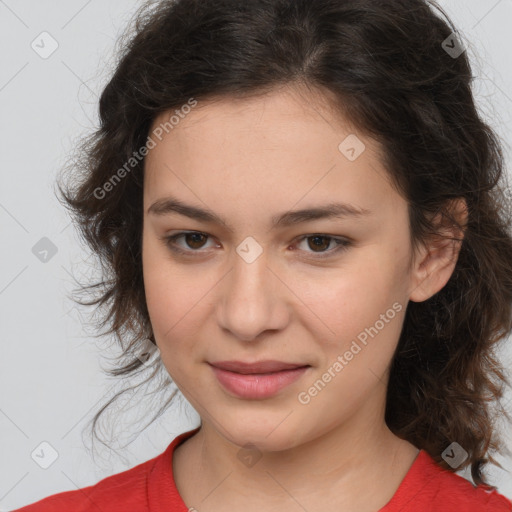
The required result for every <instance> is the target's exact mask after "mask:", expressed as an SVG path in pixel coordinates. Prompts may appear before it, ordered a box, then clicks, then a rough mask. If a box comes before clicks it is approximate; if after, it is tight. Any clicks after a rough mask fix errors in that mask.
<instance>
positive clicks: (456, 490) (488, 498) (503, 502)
mask: <svg viewBox="0 0 512 512" xmlns="http://www.w3.org/2000/svg"><path fill="white" fill-rule="evenodd" d="M439 483H440V485H439V490H438V500H440V501H441V502H443V503H445V508H446V510H457V511H460V512H482V511H486V512H512V502H511V501H510V500H509V499H508V498H506V497H505V496H503V495H502V494H500V493H498V491H496V490H491V489H488V488H487V487H485V486H482V485H479V486H475V485H473V484H472V483H471V482H469V481H468V480H466V479H465V478H463V477H461V476H460V475H457V474H455V473H452V472H450V471H447V470H446V471H445V472H443V473H442V476H441V477H440V481H439Z"/></svg>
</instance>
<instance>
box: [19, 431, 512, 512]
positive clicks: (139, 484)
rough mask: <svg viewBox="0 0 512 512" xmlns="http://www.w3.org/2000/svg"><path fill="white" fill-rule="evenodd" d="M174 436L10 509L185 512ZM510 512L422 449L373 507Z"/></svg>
mask: <svg viewBox="0 0 512 512" xmlns="http://www.w3.org/2000/svg"><path fill="white" fill-rule="evenodd" d="M198 429H199V427H198V428H196V429H194V430H189V431H188V432H184V433H183V434H180V435H179V436H177V437H176V438H175V439H174V440H173V441H172V442H171V444H170V445H169V446H168V447H167V449H166V450H165V451H164V452H163V453H161V454H160V455H158V456H157V457H155V458H153V459H151V460H148V461H146V462H143V463H142V464H139V465H138V466H135V467H133V468H131V469H129V470H127V471H123V472H122V473H118V474H116V475H112V476H109V477H107V478H104V479H103V480H100V481H99V482H98V483H97V484H95V485H91V486H89V487H84V488H82V489H78V490H75V491H66V492H61V493H59V494H54V495H53V496H49V497H47V498H44V499H42V500H40V501H37V502H36V503H32V504H31V505H27V506H25V507H22V508H19V509H16V510H13V511H12V512H188V511H189V509H188V507H187V506H186V505H185V503H184V502H183V500H182V499H181V496H180V495H179V493H178V490H177V489H176V486H175V484H174V478H173V474H172V454H173V451H174V448H176V446H178V444H180V442H181V441H184V440H185V439H186V438H187V437H190V436H192V435H193V434H194V433H196V432H197V430H198ZM411 510H413V511H414V512H427V511H428V512H484V511H485V512H511V511H512V502H511V501H510V500H509V499H507V498H506V497H505V496H503V495H502V494H499V493H498V492H496V491H492V492H490V491H488V490H486V489H485V488H484V487H482V486H478V487H475V486H474V485H473V484H472V483H471V482H469V481H468V480H466V479H465V478H463V477H461V476H459V475H457V474H455V473H452V472H450V471H448V470H445V469H443V468H441V467H440V466H438V465H437V464H436V463H435V462H434V460H433V459H432V458H431V457H430V455H429V454H428V453H427V452H425V451H424V450H421V451H420V452H419V453H418V456H417V457H416V459H415V460H414V462H413V464H412V465H411V467H410V468H409V471H408V472H407V474H406V475H405V478H404V479H403V480H402V482H401V483H400V486H399V487H398V489H397V490H396V492H395V494H394V495H393V497H392V498H391V500H390V501H389V502H388V503H387V504H386V505H385V506H384V507H383V508H381V509H380V511H376V512H399V511H400V512H405V511H411Z"/></svg>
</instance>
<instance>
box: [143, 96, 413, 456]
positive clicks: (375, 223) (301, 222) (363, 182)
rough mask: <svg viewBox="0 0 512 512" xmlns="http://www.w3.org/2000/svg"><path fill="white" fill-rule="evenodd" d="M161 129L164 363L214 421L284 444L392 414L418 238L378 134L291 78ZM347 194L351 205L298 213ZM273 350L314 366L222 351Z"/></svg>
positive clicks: (159, 310) (150, 265)
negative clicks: (266, 368)
mask: <svg viewBox="0 0 512 512" xmlns="http://www.w3.org/2000/svg"><path fill="white" fill-rule="evenodd" d="M187 111H188V109H187ZM170 115H172V112H171V113H166V114H165V115H161V116H159V117H158V118H157V119H156V120H155V121H154V124H153V127H152V130H154V129H156V128H157V127H158V126H159V125H160V124H161V123H163V122H165V121H167V120H168V119H169V116H170ZM155 133H158V134H160V138H161V140H159V139H158V137H153V139H154V141H155V142H156V146H155V147H153V148H152V149H151V150H150V152H149V154H148V155H147V157H146V162H145V177H144V226H143V273H144V284H145V290H146V298H147V305H148V310H149V314H150V318H151V323H152V327H153V332H154V336H155V340H156V343H157V346H158V348H159V350H160V355H161V358H162V362H163V364H164V365H165V367H166V369H167V371H168V372H169V374H170V376H171V377H172V379H173V380H174V381H175V383H176V384H177V386H178V387H179V388H180V390H181V391H182V393H183V395H184V396H185V397H186V398H187V399H188V400H189V402H190V403H191V404H192V405H193V407H194V408H195V409H196V410H197V412H198V413H199V414H200V416H201V417H202V420H203V424H204V423H205V422H208V424H210V425H211V426H212V427H213V428H215V429H216V430H217V431H218V432H219V433H220V434H221V435H223V436H224V437H225V438H226V439H229V440H230V441H232V442H234V443H236V444H239V445H240V446H243V445H244V444H245V443H246V442H247V441H251V442H252V443H254V444H256V445H258V446H259V447H261V448H262V449H269V450H277V449H284V448H290V447H293V446H297V445H299V444H301V443H305V442H307V441H309V440H312V439H314V438H316V437H318V436H320V435H322V434H323V433H325V432H327V431H329V430H332V429H334V428H337V427H340V426H341V425H343V424H344V423H346V424H348V423H347V422H355V421H356V418H358V420H357V421H359V422H363V423H366V424H368V422H372V421H376V418H377V417H380V416H382V415H383V410H384V400H385V391H386V378H387V369H388V367H389V364H390V361H391V359H392V356H393V352H394V350H395V348H396V345H397V342H398V338H399V334H400V330H401V327H402V323H403V317H404V314H405V309H406V305H407V301H408V300H409V298H410V294H409V290H410V287H411V274H410V266H409V264H410V260H411V244H410V235H409V224H408V214H407V203H406V202H405V200H404V199H403V198H402V197H401V196H400V195H399V194H398V193H397V192H396V191H395V190H394V189H393V188H392V186H391V185H390V183H389V181H388V178H387V174H386V170H385V169H384V167H383V166H382V164H381V162H380V158H379V154H378V149H379V148H378V146H377V144H376V143H375V141H372V140H371V139H369V138H368V137H366V136H365V135H364V134H361V133H359V132H358V131H357V130H355V129H354V128H353V127H352V126H350V125H349V124H348V123H347V122H346V121H345V120H343V119H341V118H340V116H339V114H338V113H335V112H334V111H333V110H332V109H330V108H329V105H328V103H327V102H323V101H322V99H321V97H320V96H313V95H309V96H307V95H306V93H299V92H298V91H297V90H295V89H294V90H292V89H288V88H285V89H281V90H279V91H275V92H273V93H271V94H267V95H266V96H261V97H258V98H251V99H245V100H240V99H237V100H233V99H221V100H219V101H216V102H205V103H201V102H199V103H198V104H197V106H195V107H194V108H192V109H191V111H190V112H189V113H188V114H187V115H186V116H181V117H180V120H179V123H176V124H174V126H173V128H172V129H170V130H169V129H168V133H166V132H165V131H164V132H163V135H162V130H161V129H160V130H159V131H156V132H155ZM150 135H151V132H150ZM347 137H349V138H348V139H347ZM356 137H357V138H356ZM361 144H364V150H363V146H362V145H361ZM351 148H352V149H353V151H352V150H351ZM169 199H173V200H174V201H178V202H179V203H181V204H182V205H186V206H190V207H193V208H195V209H201V210H207V211H208V212H209V213H211V214H213V217H211V218H208V217H207V216H205V215H203V216H202V217H201V216H195V217H192V216H189V214H191V213H192V210H186V209H181V210H180V209H179V208H176V204H177V203H176V202H175V203H174V206H173V205H172V204H170V203H167V204H166V201H167V200H169ZM335 203H336V204H338V203H340V204H343V205H345V207H346V208H345V213H344V210H343V209H342V208H339V211H338V213H337V215H336V216H326V215H323V216H315V215H311V214H310V215H299V214H297V215H291V213H292V212H296V211H298V210H311V209H318V210H322V209H325V208H326V207H327V206H328V205H332V204H335ZM351 209H352V210H360V211H362V212H364V213H361V214H359V215H356V214H354V213H350V210H351ZM310 213H311V212H310ZM283 215H286V216H285V217H283ZM214 217H217V219H214ZM280 218H281V222H277V219H280ZM219 219H220V220H219ZM274 221H276V222H275V224H274ZM191 232H192V233H191ZM166 237H167V238H166ZM171 237H174V238H171ZM266 360H274V361H280V362H284V363H291V364H294V365H296V366H306V368H305V369H304V368H303V369H299V370H289V371H288V372H285V371H282V372H280V373H274V374H273V375H272V376H270V377H269V376H267V377H261V376H260V377H257V376H254V375H253V376H252V377H250V376H247V375H246V376H245V377H244V376H241V375H239V374H238V375H237V374H236V373H235V374H234V373H232V372H229V371H222V370H220V371H218V370H215V369H214V368H213V367H212V366H211V363H216V362H219V361H242V362H248V363H254V362H259V361H266ZM260 373H261V372H260ZM230 383H231V384H230ZM280 386H281V387H280Z"/></svg>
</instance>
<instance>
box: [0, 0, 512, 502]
mask: <svg viewBox="0 0 512 512" xmlns="http://www.w3.org/2000/svg"><path fill="white" fill-rule="evenodd" d="M440 4H441V5H442V6H443V7H444V8H445V9H446V10H447V12H448V14H449V15H450V16H451V17H452V19H453V20H454V21H455V23H456V25H457V27H458V28H459V30H460V31H461V32H462V34H463V35H464V41H465V44H466V47H467V51H468V54H469V56H470V59H471V61H472V64H473V72H474V74H475V75H476V76H477V77H478V78H477V80H476V81H475V85H474V91H475V94H476V96H477V101H478V102H479V105H480V109H481V111H482V114H483V115H484V117H485V118H486V120H487V121H488V122H489V123H490V124H491V125H492V126H493V127H494V128H495V129H496V130H497V131H498V133H499V134H500V135H501V137H502V138H503V140H504V142H505V150H506V154H507V158H508V161H509V162H510V141H511V135H510V134H511V133H512V130H511V129H512V61H511V59H510V53H509V52H510V48H511V47H512V34H511V30H510V21H511V20H512V0H499V1H497V0H442V1H440ZM139 5H140V2H138V1H134V0H109V1H108V2H106V1H103V2H100V1H98V0H89V1H85V0H67V1H64V0H53V1H35V0H32V1H20V0H18V1H16V0H5V1H3V0H0V48H1V52H2V53H1V54H2V65H1V67H0V109H1V121H0V130H1V133H0V139H1V140H2V151H1V152H0V159H1V162H0V164H1V165H0V172H1V177H2V180H1V183H2V186H1V188H0V226H1V234H2V241H3V242H2V251H1V255H2V265H1V267H0V315H1V322H0V336H1V338H0V339H1V347H2V356H1V358H0V390H1V400H0V454H1V455H0V464H1V466H0V511H5V510H10V509H13V508H17V507H19V506H22V505H25V504H28V503H30V502H33V501H35V500H38V499H40V498H42V497H44V496H48V495H50V494H54V493H56V492H60V491H64V490H71V489H76V488H79V487H85V486H87V485H91V484H93V483H96V482H97V481H98V480H100V479H101V478H103V477H105V476H108V475H110V474H114V473H117V472H120V471H123V470H125V469H127V468H129V467H132V466H134V465H136V464H139V463H141V462H143V461H145V460H147V459H150V458H152V457H154V456H156V455H157V454H159V453H161V452H162V451H163V450H164V449H165V447H166V446H167V445H168V444H169V442H170V441H171V440H172V439H173V438H174V437H175V436H176V435H177V434H179V433H181V432H183V431H185V430H188V429H190V428H193V427H195V426H196V425H197V421H198V416H197V414H196V413H195V411H193V409H192V408H191V407H190V405H189V404H188V403H186V401H185V400H182V401H181V404H180V403H178V404H177V405H176V406H175V407H173V408H172V409H170V411H169V412H168V413H166V414H165V415H164V416H162V417H161V418H160V419H159V420H157V422H156V423H155V424H154V425H153V426H151V427H150V428H149V429H147V430H146V431H145V432H144V433H143V434H141V435H140V436H139V437H137V438H135V439H134V437H135V436H134V435H133V434H134V433H136V432H137V425H136V426H135V427H134V428H133V429H132V430H130V431H128V430H127V429H126V428H125V427H123V424H122V421H124V420H125V419H126V420H128V419H129V417H128V416H127V415H125V416H123V420H122V421H120V422H119V424H117V425H115V426H117V428H118V433H117V434H116V441H117V444H116V445H115V446H116V447H122V446H123V444H127V443H129V442H130V441H132V442H131V444H129V445H128V446H126V447H125V448H124V449H123V450H122V456H121V455H116V454H113V455H112V454H109V452H108V451H107V450H106V449H105V448H103V449H101V446H99V447H97V450H96V457H95V458H94V459H93V458H92V457H91V453H90V451H89V450H88V449H86V448H85V447H84V442H83V438H82V434H81V432H82V430H83V428H85V426H86V423H87V421H88V420H90V418H91V416H92V414H93V413H94V412H96V411H97V410H98V408H99V406H100V405H102V404H103V403H104V400H105V397H106V396H110V395H111V393H112V389H113V388H112V386H115V381H114V379H107V378H106V377H105V376H104V374H103V372H102V370H101V368H102V367H105V366H106V364H105V363H104V362H102V360H100V357H99V353H100V350H102V351H105V350H106V348H105V342H104V341H102V340H99V339H95V338H94V337H93V336H94V334H95V332H96V331H95V329H94V326H93V325H92V324H91V323H89V324H88V321H89V322H90V317H89V316H88V310H87V309H81V308H79V307H78V306H76V305H75V304H74V303H73V302H72V300H71V293H72V290H73V289H74V287H75V285H76V282H75V279H78V280H79V281H81V282H83V281H86V282H87V278H88V276H91V275H94V273H95V266H94V258H93V257H92V256H91V254H90V253H89V251H88V250H87V248H86V247H84V246H83V244H82V242H81V241H80V240H79V238H78V236H77V234H76V232H75V231H74V228H73V226H72V225H70V219H69V217H67V214H66V212H65V210H64V209H63V208H62V207H61V205H60V204H59V203H58V201H57V200H56V198H55V196H54V193H53V186H54V181H55V177H56V173H57V171H58V170H59V168H61V167H62V165H64V164H65V163H66V161H67V158H68V157H69V154H70V152H71V150H72V148H73V147H74V144H75V143H76V137H79V136H80V135H83V134H84V133H85V132H86V131H89V129H91V128H92V127H93V126H95V125H97V121H98V119H97V101H98V96H99V93H100V92H101V90H102V87H103V86H104V85H105V84H106V82H107V81H108V78H109V76H110V72H111V69H112V64H113V60H112V59H113V51H114V44H115V41H116V39H117V37H118V36H119V35H120V33H121V32H122V31H123V29H124V28H125V26H126V23H127V22H128V20H129V19H130V17H131V16H132V14H133V13H134V11H135V10H136V9H137V8H138V6H139ZM44 31H46V32H48V33H49V34H50V35H51V36H44V35H43V36H40V34H41V33H42V32H44ZM41 38H43V39H44V48H43V43H41V42H40V41H41ZM53 40H54V41H56V42H57V44H58V48H57V49H56V50H55V51H54V53H52V54H51V55H50V56H48V57H47V58H42V56H41V54H43V56H45V55H44V52H45V51H46V52H48V51H49V50H51V44H55V43H53V42H52V41H53ZM33 41H35V43H34V45H36V44H38V45H39V47H36V48H37V51H38V52H39V53H37V52H36V51H35V49H33V48H32V47H31V45H32V42H33ZM43 237H46V238H48V239H49V240H50V241H51V244H50V243H49V242H48V241H46V240H45V241H42V242H40V240H41V239H42V238H43ZM38 243H39V244H42V247H43V248H46V249H48V248H50V252H49V253H48V255H47V256H46V258H47V261H46V262H43V261H41V260H40V259H39V258H38V257H36V255H35V254H34V252H33V251H32V249H33V247H34V246H36V244H38ZM37 247H39V246H36V248H37ZM52 247H54V249H53V250H54V251H55V250H56V251H57V252H56V253H55V254H53V255H52V252H51V248H52ZM40 257H42V255H40ZM509 341H510V340H509ZM510 345H511V344H510V343H508V347H507V349H506V352H505V351H503V352H502V358H503V360H504V361H505V362H506V364H507V367H509V368H510V367H511V366H512V365H511V360H512V350H511V349H512V347H511V346H510ZM110 352H111V351H110ZM136 398H137V397H136ZM138 398H141V396H139V397H138ZM507 401H508V404H509V409H510V408H511V404H512V397H511V394H510V393H508V394H507V397H506V402H507ZM144 402H145V403H147V402H148V398H147V397H146V398H145V399H144ZM134 403H137V400H136V399H135V400H134ZM156 405H157V402H156V401H155V403H154V404H153V405H152V406H153V407H156ZM139 412H140V411H139ZM133 414H134V418H136V417H137V409H135V412H134V413H133ZM141 414H143V413H141ZM139 426H140V425H139ZM503 431H504V432H505V435H506V436H507V437H506V439H507V440H508V443H509V446H511V447H512V434H511V429H510V426H508V427H503ZM85 439H86V442H87V438H85ZM43 442H46V443H49V444H50V445H51V446H52V447H53V449H54V450H55V452H56V455H57V458H56V460H55V461H54V462H53V463H52V464H51V465H50V466H49V467H48V468H47V469H43V468H42V467H40V465H41V464H43V465H44V464H45V463H49V462H51V458H49V457H51V455H52V453H53V452H52V449H51V448H48V446H47V445H42V446H41V443H43ZM34 450H35V453H36V454H37V453H44V454H45V455H44V457H42V456H41V457H39V459H38V458H37V457H36V456H35V455H34V458H33V457H32V456H31V454H32V453H34ZM41 450H42V451H41ZM45 458H46V460H43V459H45ZM36 460H38V463H36ZM498 461H500V462H501V463H502V465H503V466H504V470H500V469H492V471H490V473H489V477H490V480H491V481H492V482H494V483H496V485H497V486H498V490H499V491H500V492H501V493H502V494H505V495H506V496H508V497H510V498H512V460H511V459H510V458H498ZM461 474H462V476H465V477H466V478H468V475H469V473H468V472H465V473H461Z"/></svg>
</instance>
